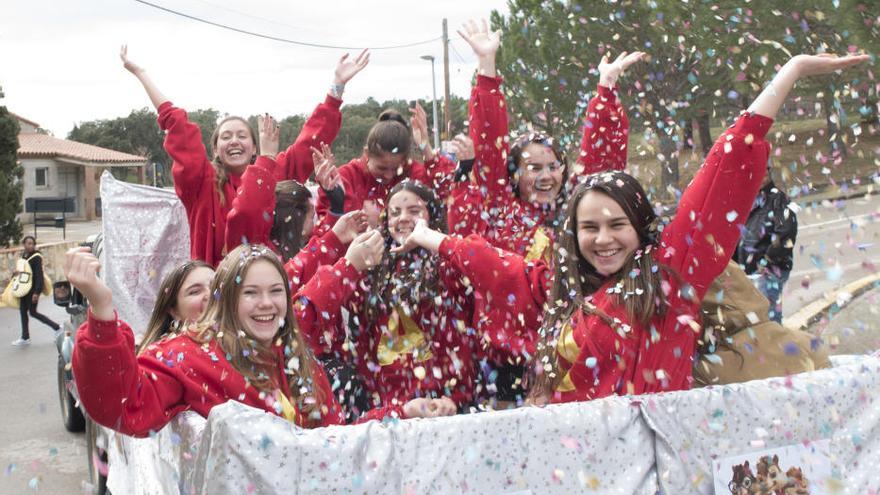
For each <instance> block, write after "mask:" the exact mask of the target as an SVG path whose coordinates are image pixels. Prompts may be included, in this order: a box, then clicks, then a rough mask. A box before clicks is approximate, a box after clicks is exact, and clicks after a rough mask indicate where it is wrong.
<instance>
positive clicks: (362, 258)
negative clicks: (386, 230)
mask: <svg viewBox="0 0 880 495" xmlns="http://www.w3.org/2000/svg"><path fill="white" fill-rule="evenodd" d="M384 251H385V239H383V238H382V234H380V233H379V231H378V230H370V231H368V232H364V233H363V234H361V235H359V236H357V237H355V238H354V240H353V241H351V245H349V246H348V251H347V252H346V253H345V259H346V260H348V262H349V263H351V265H352V266H353V267H355V269H356V270H357V271H359V272H363V271H364V270H369V269H370V268H373V267H374V266H377V265H378V264H379V263H380V262H381V261H382V255H383V254H384Z"/></svg>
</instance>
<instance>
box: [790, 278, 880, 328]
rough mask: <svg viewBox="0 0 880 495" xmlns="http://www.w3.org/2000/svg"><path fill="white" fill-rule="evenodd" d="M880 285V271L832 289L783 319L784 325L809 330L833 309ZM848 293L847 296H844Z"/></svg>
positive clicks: (839, 307) (840, 307) (838, 308)
mask: <svg viewBox="0 0 880 495" xmlns="http://www.w3.org/2000/svg"><path fill="white" fill-rule="evenodd" d="M877 285H880V273H875V274H873V275H868V276H867V277H863V278H860V279H859V280H856V281H854V282H850V283H849V284H847V285H845V286H843V287H841V288H839V289H837V290H834V291H831V292H830V293H829V294H827V295H826V296H824V297H822V298H821V299H817V300H815V301H813V302H811V303H810V304H807V305H806V306H804V307H803V308H801V309H799V310H798V311H797V312H796V313H795V314H793V315H791V316H789V317H788V318H785V319H784V320H783V322H782V323H783V326H785V327H786V328H793V329H796V330H807V329H808V328H809V327H810V326H811V325H813V324H814V323H816V322H818V321H819V320H821V319H822V317H823V316H825V315H826V314H827V313H829V312H831V311H832V310H840V309H842V308H844V307H845V306H846V305H847V304H849V303H850V302H851V301H853V300H854V299H855V298H856V297H858V296H860V295H862V294H864V293H865V292H867V291H869V290H871V289H872V288H874V287H875V286H877ZM844 294H846V296H844Z"/></svg>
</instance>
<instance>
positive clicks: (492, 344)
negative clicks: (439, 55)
mask: <svg viewBox="0 0 880 495" xmlns="http://www.w3.org/2000/svg"><path fill="white" fill-rule="evenodd" d="M501 82H502V79H501V78H500V77H494V78H493V77H486V76H477V84H476V85H475V86H474V87H473V89H472V91H471V99H470V103H469V113H470V115H469V118H470V132H471V139H473V140H474V148H475V151H476V163H475V169H474V174H473V175H474V181H473V182H472V183H464V184H462V185H459V186H458V187H456V189H454V190H453V192H452V195H451V201H450V205H449V228H450V232H452V233H454V234H459V235H463V236H465V235H469V234H477V235H479V236H480V237H482V238H484V239H486V240H487V241H488V242H489V243H490V244H492V245H493V246H497V247H499V248H501V249H504V250H507V251H510V252H513V253H516V254H520V255H522V256H525V257H526V259H527V260H530V261H532V260H538V259H543V260H544V261H549V259H550V254H551V253H552V248H553V242H554V237H555V232H554V230H553V229H552V228H549V227H546V226H545V225H546V224H547V223H548V220H552V216H555V215H556V210H555V209H551V207H549V206H543V205H540V204H537V203H531V202H528V201H524V200H522V199H520V197H519V195H518V194H517V193H516V192H515V191H514V190H513V185H512V184H511V183H510V175H509V172H508V167H507V157H508V152H509V145H508V142H507V136H508V115H507V105H506V103H505V100H504V94H503V92H502V91H501ZM628 134H629V121H628V120H627V117H626V113H625V112H624V109H623V107H622V106H621V105H620V102H619V101H618V99H617V95H616V93H615V91H614V90H613V89H609V88H607V87H605V86H599V90H598V94H597V95H596V96H594V97H593V98H592V99H591V100H590V103H589V105H588V106H587V111H586V114H585V123H584V126H583V138H582V140H581V151H580V155H579V156H578V159H577V164H576V165H574V166H573V167H574V170H571V171H570V173H569V179H570V181H571V182H572V183H576V182H577V178H578V177H580V176H583V175H586V174H591V173H595V172H599V171H603V170H608V169H613V170H622V169H623V168H624V166H625V165H626V149H627V141H628V138H629V136H628ZM570 166H571V165H570ZM475 304H476V308H477V312H476V314H477V318H476V321H475V327H476V328H477V331H478V332H479V333H480V334H481V335H487V336H489V338H488V344H489V346H488V348H487V349H485V351H486V352H487V354H488V356H489V358H490V359H491V360H492V361H493V362H496V363H501V362H505V361H507V362H517V361H519V360H520V358H521V357H522V353H523V352H525V353H527V354H528V355H530V354H531V353H533V352H534V344H535V338H536V337H537V334H536V333H535V332H534V329H528V328H521V329H520V330H513V328H512V326H511V325H510V322H508V321H506V320H505V318H504V314H505V310H504V309H502V308H500V307H499V306H498V305H496V304H492V302H491V301H486V300H485V299H484V298H483V297H482V295H480V294H477V297H476V301H475ZM511 353H512V354H511Z"/></svg>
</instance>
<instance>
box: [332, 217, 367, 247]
mask: <svg viewBox="0 0 880 495" xmlns="http://www.w3.org/2000/svg"><path fill="white" fill-rule="evenodd" d="M366 230H367V214H366V213H364V211H363V210H356V211H350V212H348V213H346V214H345V215H342V216H341V217H339V220H336V223H335V224H334V225H333V233H334V234H335V235H336V238H337V239H339V242H341V243H342V244H350V243H351V242H352V241H354V239H355V238H356V237H357V236H358V234H361V233H363V232H366Z"/></svg>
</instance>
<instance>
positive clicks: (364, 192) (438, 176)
mask: <svg viewBox="0 0 880 495" xmlns="http://www.w3.org/2000/svg"><path fill="white" fill-rule="evenodd" d="M454 172H455V163H453V162H452V161H451V160H450V159H449V158H447V157H445V156H443V155H442V154H441V153H437V154H436V155H435V157H434V158H433V159H432V160H430V161H428V162H426V163H421V162H417V161H411V162H410V164H409V166H408V170H407V172H406V173H405V174H403V175H399V176H397V177H395V178H394V179H393V180H391V181H390V182H380V181H379V180H377V179H376V178H375V177H373V174H371V173H370V171H369V170H367V162H366V160H364V159H363V158H355V159H354V160H352V161H350V162H348V163H346V164H345V165H343V166H341V167H339V177H340V179H341V180H342V187H343V189H345V211H346V212H348V211H355V210H360V209H361V208H362V207H363V206H364V201H367V200H370V201H374V202H375V203H376V204H377V205H378V206H379V208H380V209H381V210H384V209H385V200H386V199H387V197H388V193H389V192H390V191H391V189H392V188H393V187H394V186H396V185H397V184H398V183H399V182H401V181H403V180H404V179H407V178H409V179H413V180H417V181H419V182H421V183H422V184H425V185H426V186H428V187H431V188H432V189H433V190H434V193H435V194H437V197H438V198H441V199H445V198H446V196H448V195H449V192H450V188H451V187H452V182H453V174H454ZM316 210H317V212H318V225H316V226H315V234H316V235H320V233H322V232H325V231H326V229H327V228H329V227H328V223H330V222H332V221H335V219H333V218H332V217H333V215H330V199H329V198H328V197H327V194H326V193H325V192H324V190H323V189H321V190H319V191H318V205H317V207H316Z"/></svg>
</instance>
